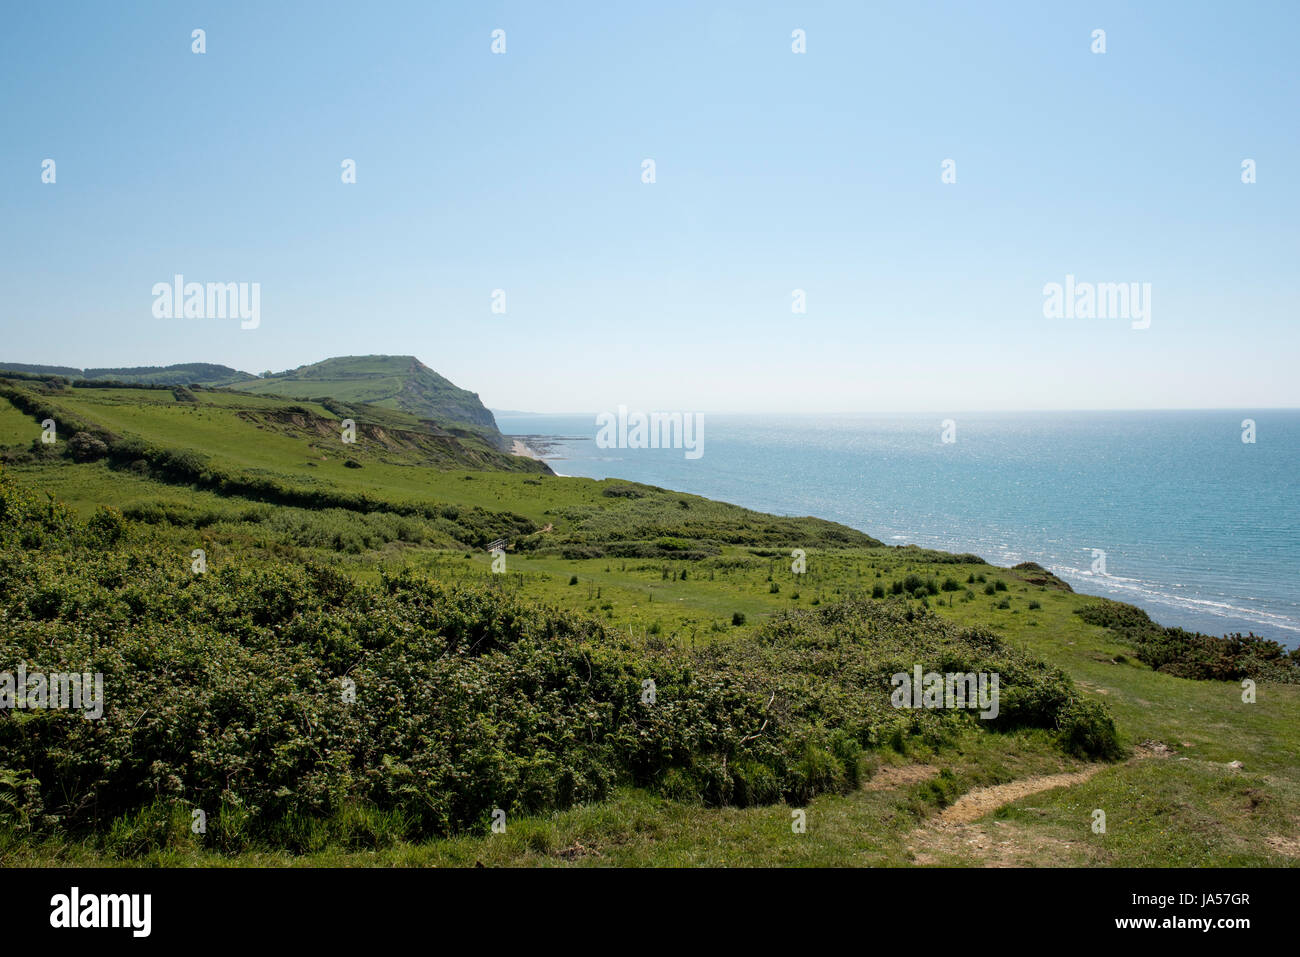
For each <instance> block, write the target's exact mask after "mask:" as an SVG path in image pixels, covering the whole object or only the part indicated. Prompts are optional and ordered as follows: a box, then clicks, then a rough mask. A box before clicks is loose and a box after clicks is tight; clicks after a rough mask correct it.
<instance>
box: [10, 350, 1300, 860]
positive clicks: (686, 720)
mask: <svg viewBox="0 0 1300 957" xmlns="http://www.w3.org/2000/svg"><path fill="white" fill-rule="evenodd" d="M381 358H383V360H384V361H376V362H375V363H374V364H373V368H362V369H358V368H356V367H353V368H352V369H351V370H349V374H348V375H345V374H342V373H340V371H339V370H338V369H331V368H330V367H329V363H322V364H319V366H318V367H307V368H309V369H310V368H318V369H319V371H320V373H321V374H320V375H319V376H314V375H302V374H301V373H302V372H303V370H298V374H297V377H296V378H294V379H292V380H291V379H288V378H285V379H283V380H279V377H276V380H279V383H278V385H276V386H275V388H276V389H279V388H281V387H283V388H285V389H293V390H295V391H294V392H292V393H289V392H285V393H283V394H274V395H268V394H254V392H251V391H237V390H247V389H248V388H249V384H248V383H240V384H239V385H238V386H237V387H236V389H237V390H231V389H214V388H186V387H182V386H172V385H170V384H167V385H154V386H152V387H146V386H143V385H131V384H127V383H121V384H118V385H115V386H113V387H103V386H101V385H98V384H96V383H94V382H89V381H72V380H70V379H67V378H66V377H65V379H64V380H62V381H57V380H55V379H53V378H51V376H52V373H45V372H44V371H43V374H42V375H39V376H12V377H4V376H0V460H3V462H4V464H3V466H2V467H0V566H3V574H0V615H3V616H4V619H5V622H6V628H5V630H4V634H3V635H0V671H10V672H12V671H13V670H14V669H15V668H16V667H17V665H18V663H19V662H20V661H21V662H24V663H25V665H26V667H27V669H28V671H29V672H30V671H39V670H42V669H45V670H49V671H55V670H77V671H81V670H88V671H97V672H102V673H103V674H104V677H105V710H104V719H103V720H102V721H85V720H83V719H82V718H81V717H80V716H79V715H77V714H71V713H67V712H61V711H57V710H14V711H10V712H6V713H4V714H3V715H0V863H5V864H49V863H60V862H66V863H171V864H178V863H179V864H183V863H235V864H265V863H277V864H281V863H301V864H349V865H365V864H474V863H475V862H482V863H487V864H535V865H576V864H583V865H600V864H742V865H743V864H751V865H768V864H871V865H907V864H913V865H916V864H920V865H925V864H943V863H954V864H970V865H981V864H1008V863H1010V864H1034V863H1048V864H1092V865H1096V864H1102V865H1107V864H1109V865H1138V866H1146V865H1169V864H1186V865H1196V866H1215V865H1227V864H1233V865H1257V866H1279V865H1292V864H1294V863H1295V861H1296V860H1297V856H1298V855H1300V843H1298V842H1297V839H1296V833H1297V830H1298V828H1297V823H1298V822H1300V768H1297V762H1296V760H1295V756H1296V753H1297V748H1298V747H1300V722H1298V721H1297V719H1298V718H1300V683H1297V680H1298V677H1300V667H1298V665H1300V663H1298V662H1297V659H1296V656H1295V655H1294V654H1286V653H1284V652H1283V651H1282V650H1281V649H1279V648H1277V647H1276V646H1275V645H1272V644H1271V643H1268V642H1260V641H1257V640H1251V639H1240V640H1225V639H1215V638H1209V637H1207V636H1200V635H1191V634H1188V633H1186V632H1182V631H1179V630H1177V629H1164V628H1161V627H1160V626H1158V625H1156V624H1154V623H1152V622H1150V620H1149V619H1147V618H1146V616H1144V615H1142V614H1141V612H1138V611H1137V610H1136V609H1132V608H1129V607H1128V606H1124V605H1119V604H1116V603H1113V602H1107V601H1104V600H1102V599H1096V598H1090V597H1086V596H1081V595H1077V594H1075V593H1073V592H1072V591H1071V590H1070V589H1069V587H1068V586H1067V585H1065V584H1064V583H1063V582H1061V581H1059V580H1058V579H1056V578H1054V577H1053V576H1051V575H1050V574H1048V573H1046V572H1044V571H1043V570H1042V569H1040V568H1037V567H1036V566H1020V567H1017V568H1014V569H1006V568H997V567H994V566H990V565H988V564H986V563H984V562H983V561H982V560H981V559H979V558H978V557H977V556H973V555H949V554H945V553H940V552H930V551H925V550H921V549H917V548H912V547H906V548H895V547H886V546H884V545H882V544H881V543H880V542H878V541H876V540H875V539H873V538H871V537H870V536H868V535H865V534H863V533H861V532H858V531H855V530H853V529H849V528H846V527H844V526H841V525H837V524H835V523H831V522H826V521H822V520H818V519H814V518H784V517H778V516H770V515H764V514H761V513H757V512H753V511H750V510H747V509H743V508H739V507H737V506H732V505H727V504H725V503H720V502H713V501H710V500H707V499H703V498H700V497H698V496H692V495H685V494H682V493H677V492H672V491H670V490H665V489H659V488H654V487H650V486H644V485H639V484H636V483H630V482H622V481H614V480H607V481H600V482H598V481H592V480H588V479H579V478H560V477H556V476H554V475H552V474H550V473H549V470H548V469H546V467H545V466H544V465H542V464H541V463H537V462H533V461H532V460H529V459H525V458H519V457H513V456H509V455H506V454H503V453H502V452H501V451H500V449H499V447H498V445H497V444H496V443H495V442H494V441H493V440H492V439H491V436H490V434H486V433H484V432H483V431H481V429H483V428H486V426H482V425H481V423H478V422H475V420H473V419H472V418H471V419H466V420H461V421H459V422H457V421H453V420H445V419H444V420H435V419H430V418H426V417H424V416H422V415H421V414H420V412H419V411H417V410H412V409H410V408H407V407H405V403H411V402H416V401H417V399H416V398H413V397H412V396H416V395H418V392H419V390H418V389H417V390H415V391H414V392H409V391H407V390H406V389H405V387H404V386H400V384H399V383H398V381H397V380H396V379H394V381H392V382H388V381H387V377H386V370H389V371H391V370H392V369H393V368H395V367H393V366H392V365H391V364H390V360H393V357H381ZM348 361H349V362H353V361H356V362H360V361H361V360H348ZM393 361H398V362H399V366H400V363H407V365H406V366H405V368H406V369H407V370H408V372H409V371H410V369H411V367H410V365H409V362H413V361H414V360H409V359H402V360H393ZM367 362H368V360H367ZM423 368H424V367H423V366H420V369H423ZM420 369H417V370H415V372H416V374H417V376H418V377H419V378H420V379H421V380H422V381H426V382H429V383H433V382H434V381H435V380H433V379H428V378H427V377H424V376H423V373H421V372H420ZM19 371H21V370H19ZM399 371H400V370H399ZM426 371H427V370H426ZM351 373H356V375H357V377H356V378H350V377H349V375H350V374H351ZM433 375H436V374H433ZM399 378H400V377H399ZM437 380H438V381H441V382H444V383H445V382H446V380H444V379H441V378H440V377H437ZM273 381H274V380H267V379H262V380H259V382H260V383H263V384H269V383H273ZM254 384H256V383H254ZM447 385H448V386H450V387H451V389H455V387H454V386H451V384H450V383H447ZM319 386H325V388H324V389H322V390H318V388H317V387H319ZM394 388H395V389H396V391H394ZM297 390H301V391H297ZM259 391H261V390H259ZM435 391H436V390H435ZM456 391H457V392H460V391H461V390H456ZM431 394H432V393H431ZM445 395H446V396H453V394H452V393H445ZM464 395H466V396H472V393H464ZM465 401H468V400H465ZM474 401H475V402H477V397H474ZM451 407H452V406H450V405H443V406H442V409H443V410H444V411H445V410H446V409H447V408H451ZM467 408H469V407H468V406H467ZM50 418H52V419H54V420H55V422H56V423H57V441H56V442H55V443H53V444H52V445H51V444H44V443H42V442H41V440H40V435H41V422H42V421H43V420H45V419H50ZM347 418H351V419H353V420H354V421H355V423H356V426H357V432H356V441H355V442H354V443H345V442H343V440H342V437H341V436H342V434H343V429H342V420H343V419H347ZM489 418H490V416H489ZM492 431H493V432H494V431H495V424H494V423H493V424H492ZM496 539H504V540H505V542H506V549H505V552H504V562H505V568H504V571H503V572H494V571H493V568H492V565H493V561H494V557H493V556H492V555H490V554H488V553H486V552H485V551H484V546H485V545H486V544H488V543H490V542H493V541H495V540H496ZM796 549H802V550H803V551H804V553H805V554H806V562H807V569H806V572H805V573H803V574H795V572H794V571H793V569H792V552H793V551H794V550H796ZM196 550H201V551H202V557H203V566H204V567H203V569H202V570H201V571H200V572H196V571H195V557H194V556H195V552H196ZM913 664H921V665H923V666H924V667H925V668H926V669H927V670H931V669H932V670H939V671H953V670H960V671H984V672H996V673H998V674H1000V675H1001V676H1002V681H1003V684H1002V691H1001V693H1002V700H1001V711H1000V714H999V716H998V717H997V718H996V719H994V720H991V721H984V720H981V719H979V718H978V717H977V716H975V715H974V714H973V713H972V712H970V711H933V710H930V711H926V710H917V711H912V710H906V709H896V708H893V707H892V706H891V705H890V680H889V679H890V676H891V675H892V674H894V673H897V672H900V671H904V672H906V671H910V670H911V668H912V666H913ZM1243 678H1251V679H1253V680H1256V681H1257V682H1258V687H1257V698H1256V700H1255V701H1254V702H1253V703H1247V702H1245V701H1243V694H1242V687H1241V681H1242V679H1243ZM647 681H650V682H653V685H652V686H651V685H647V684H646V682H647ZM648 688H653V695H651V696H650V698H649V700H647V689H648ZM349 694H350V695H351V699H350V700H349V697H348V695H349ZM1233 762H1240V764H1239V765H1238V766H1233ZM498 808H499V809H501V810H503V811H504V812H505V820H506V822H507V826H506V830H505V832H504V833H499V834H498V833H493V832H492V830H491V827H490V825H491V823H492V814H493V811H494V809H498ZM195 810H202V811H203V812H204V813H205V815H206V820H207V828H206V831H205V833H203V834H196V833H194V832H193V830H192V829H191V822H192V820H193V818H192V815H193V812H194V811H195ZM792 810H802V811H804V812H805V814H806V822H807V828H806V833H796V832H795V831H794V830H792V828H791V822H792V816H791V812H792ZM1096 810H1103V811H1104V812H1105V815H1106V825H1107V826H1106V830H1105V832H1104V833H1098V832H1095V831H1094V829H1093V822H1094V820H1095V816H1094V812H1095V811H1096Z"/></svg>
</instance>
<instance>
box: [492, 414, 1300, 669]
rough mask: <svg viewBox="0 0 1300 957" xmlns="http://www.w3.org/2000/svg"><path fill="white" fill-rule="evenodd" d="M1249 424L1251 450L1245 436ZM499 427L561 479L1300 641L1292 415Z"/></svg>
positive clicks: (502, 420) (717, 418)
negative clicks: (688, 444)
mask: <svg viewBox="0 0 1300 957" xmlns="http://www.w3.org/2000/svg"><path fill="white" fill-rule="evenodd" d="M945 418H951V419H953V420H954V422H955V439H956V440H955V441H954V442H951V443H945V442H943V441H942V433H943V426H942V424H941V423H942V422H943V420H944V419H945ZM1246 418H1250V419H1253V420H1254V421H1255V423H1256V441H1255V442H1254V443H1253V444H1248V443H1245V442H1243V441H1242V432H1243V429H1242V420H1243V419H1246ZM497 422H498V424H499V426H500V428H501V430H502V432H504V433H506V434H509V435H519V436H529V435H544V436H551V437H558V438H557V440H556V441H555V443H554V445H553V446H552V447H551V448H550V450H549V454H548V455H547V460H548V461H549V462H550V464H551V467H552V468H554V469H555V471H556V472H558V473H560V474H562V475H581V476H587V477H590V478H608V477H617V478H623V479H629V480H632V481H637V482H645V483H648V484H650V485H658V486H662V487H664V488H671V489H677V490H680V491H684V492H693V493H697V494H699V495H705V496H708V497H709V498H715V499H722V500H724V501H728V502H734V503H736V504H739V505H744V506H747V507H749V508H754V509H758V510H761V511H764V512H772V513H776V514H781V515H815V516H818V517H820V518H828V519H833V520H834V521H838V522H842V523H844V524H846V525H851V526H853V527H854V528H857V529H861V530H862V531H864V532H866V533H868V534H870V535H873V536H875V537H876V538H879V539H880V540H881V541H883V542H885V543H886V544H894V545H899V544H905V543H915V544H917V545H922V546H926V547H930V548H939V549H944V550H947V551H957V552H967V551H969V552H975V553H976V554H979V555H981V556H983V557H984V558H985V559H987V560H988V561H990V562H993V563H994V564H998V565H1013V564H1016V563H1018V562H1023V561H1034V562H1038V563H1039V564H1040V565H1042V566H1044V567H1045V568H1048V569H1050V570H1051V571H1053V572H1055V573H1056V574H1058V575H1060V576H1061V577H1062V578H1064V579H1065V580H1066V581H1068V582H1069V583H1070V584H1071V586H1073V587H1074V589H1075V590H1076V591H1080V592H1085V593H1088V594H1095V595H1105V596H1107V597H1110V598H1115V599H1118V600H1121V601H1127V602H1131V603H1133V604H1135V605H1138V606H1140V607H1142V608H1144V609H1145V610H1146V611H1147V612H1148V613H1149V614H1150V615H1151V616H1152V617H1153V618H1154V619H1155V620H1157V621H1159V622H1160V623H1162V624H1166V625H1180V626H1182V627H1184V628H1193V629H1196V630H1198V631H1204V632H1208V633H1211V634H1224V633H1230V632H1236V631H1241V632H1247V631H1253V632H1254V633H1255V634H1257V635H1263V636H1266V637H1269V638H1274V639H1277V640H1278V641H1280V642H1283V643H1284V644H1286V645H1287V646H1289V647H1295V646H1296V645H1297V644H1300V601H1298V600H1297V594H1296V588H1295V582H1296V579H1297V573H1298V572H1300V545H1298V544H1297V529H1300V494H1298V493H1297V486H1296V476H1297V474H1300V410H1271V411H1270V410H1264V411H1259V412H1248V411H1197V412H1183V411H1170V412H1050V413H983V414H970V415H952V416H940V415H905V416H904V415H896V416H851V415H837V416H748V415H707V414H706V415H705V416H704V446H703V448H704V454H703V455H702V456H701V457H700V458H698V459H687V458H686V457H685V455H684V454H683V452H682V450H680V449H678V450H671V449H616V448H609V449H606V448H598V447H597V444H596V441H595V438H596V433H597V429H596V416H595V415H594V414H591V415H505V414H502V415H499V416H498V417H497ZM797 545H798V543H797V542H792V543H791V547H795V546H797ZM1094 549H1101V550H1103V551H1104V552H1105V570H1106V574H1105V575H1101V574H1097V573H1095V572H1094V571H1093V564H1094V559H1095V555H1094V551H1093V550H1094Z"/></svg>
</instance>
